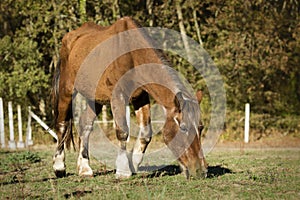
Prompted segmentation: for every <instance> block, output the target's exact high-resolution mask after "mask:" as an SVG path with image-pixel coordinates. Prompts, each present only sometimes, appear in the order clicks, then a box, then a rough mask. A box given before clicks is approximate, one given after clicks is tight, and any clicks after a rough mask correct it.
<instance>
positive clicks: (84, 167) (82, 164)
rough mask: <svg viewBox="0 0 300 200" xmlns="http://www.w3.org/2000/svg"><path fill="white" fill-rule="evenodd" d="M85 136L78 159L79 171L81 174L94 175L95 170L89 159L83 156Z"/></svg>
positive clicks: (81, 142) (81, 141)
mask: <svg viewBox="0 0 300 200" xmlns="http://www.w3.org/2000/svg"><path fill="white" fill-rule="evenodd" d="M83 143H84V141H83V138H82V139H81V140H80V150H79V156H78V160H77V171H78V174H79V176H93V170H92V168H91V167H90V165H89V159H87V158H84V157H83V156H82V152H83V150H84V144H83Z"/></svg>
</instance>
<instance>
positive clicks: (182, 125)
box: [180, 123, 188, 132]
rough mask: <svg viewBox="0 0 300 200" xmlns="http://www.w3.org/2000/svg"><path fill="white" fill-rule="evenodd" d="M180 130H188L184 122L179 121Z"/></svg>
mask: <svg viewBox="0 0 300 200" xmlns="http://www.w3.org/2000/svg"><path fill="white" fill-rule="evenodd" d="M180 130H181V131H182V132H187V131H188V129H187V126H186V124H185V123H181V124H180Z"/></svg>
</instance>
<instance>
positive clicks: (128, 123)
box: [125, 106, 130, 142]
mask: <svg viewBox="0 0 300 200" xmlns="http://www.w3.org/2000/svg"><path fill="white" fill-rule="evenodd" d="M125 115H126V121H127V126H128V138H127V142H129V140H130V107H129V106H126V110H125Z"/></svg>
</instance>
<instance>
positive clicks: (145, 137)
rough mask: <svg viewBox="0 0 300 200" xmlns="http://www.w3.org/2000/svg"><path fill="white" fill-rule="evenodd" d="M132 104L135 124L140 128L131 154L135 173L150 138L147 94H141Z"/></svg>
mask: <svg viewBox="0 0 300 200" xmlns="http://www.w3.org/2000/svg"><path fill="white" fill-rule="evenodd" d="M132 103H133V105H134V108H135V114H136V117H137V122H138V125H139V127H140V131H139V135H138V138H137V140H136V144H135V146H134V149H133V153H132V166H133V168H134V169H133V171H134V172H137V171H138V167H139V165H140V164H141V162H142V161H143V157H144V153H145V151H146V149H147V146H148V144H149V143H150V141H151V137H152V126H151V119H150V117H151V116H150V102H149V97H148V94H146V93H143V94H142V95H141V96H140V97H139V98H137V99H134V100H133V101H132Z"/></svg>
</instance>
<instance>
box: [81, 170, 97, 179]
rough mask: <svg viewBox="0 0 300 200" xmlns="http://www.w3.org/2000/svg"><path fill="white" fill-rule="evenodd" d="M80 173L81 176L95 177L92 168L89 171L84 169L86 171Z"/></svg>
mask: <svg viewBox="0 0 300 200" xmlns="http://www.w3.org/2000/svg"><path fill="white" fill-rule="evenodd" d="M78 174H79V176H81V177H93V176H94V174H93V171H92V170H87V171H84V172H79V173H78Z"/></svg>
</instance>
